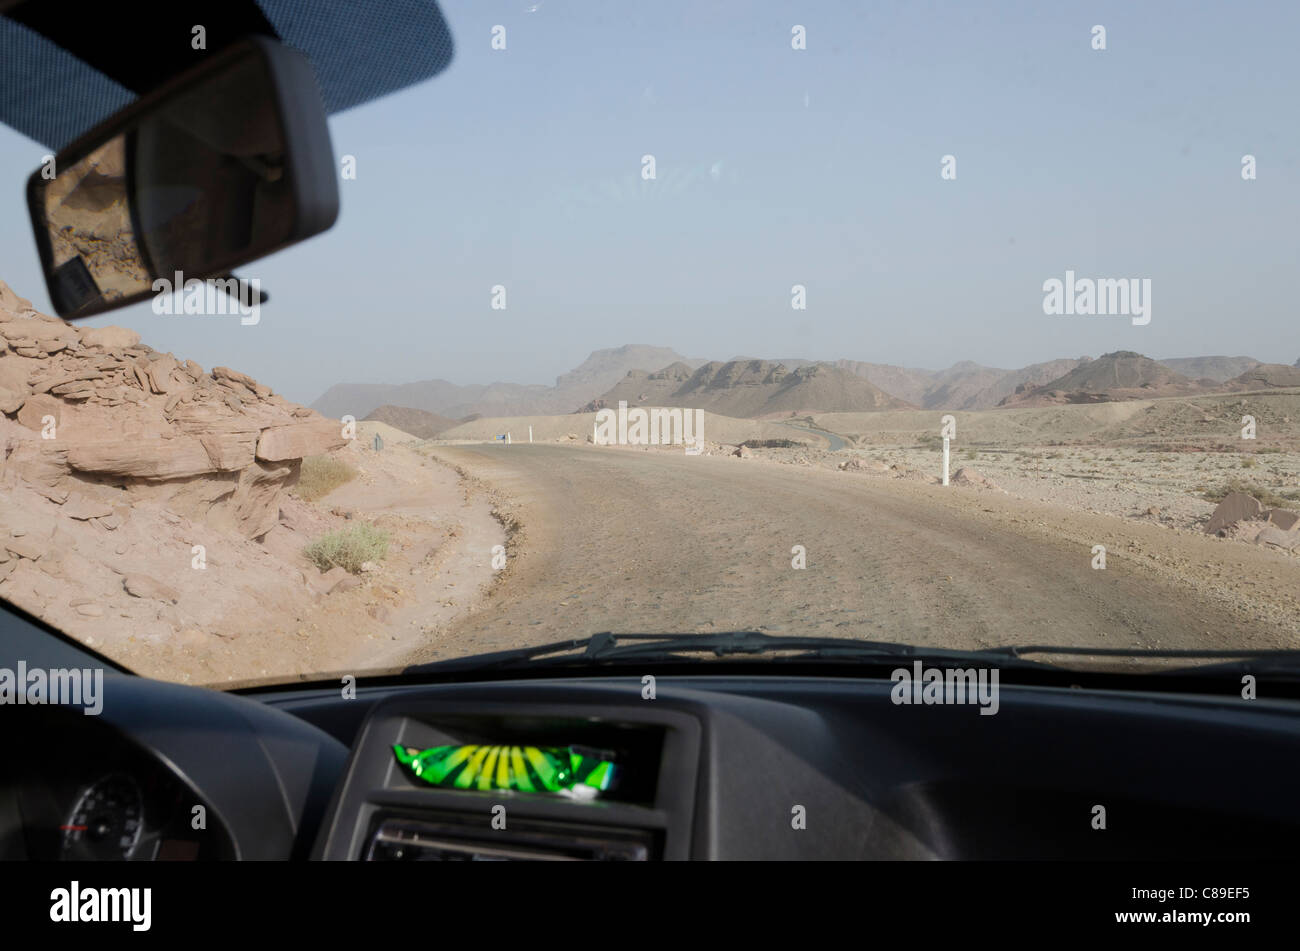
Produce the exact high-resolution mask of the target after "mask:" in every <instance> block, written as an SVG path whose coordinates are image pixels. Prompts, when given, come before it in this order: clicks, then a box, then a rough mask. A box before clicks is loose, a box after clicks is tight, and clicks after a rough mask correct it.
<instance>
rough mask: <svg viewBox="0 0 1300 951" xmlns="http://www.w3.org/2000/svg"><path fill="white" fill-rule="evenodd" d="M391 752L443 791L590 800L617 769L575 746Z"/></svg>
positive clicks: (602, 756) (597, 753)
mask: <svg viewBox="0 0 1300 951" xmlns="http://www.w3.org/2000/svg"><path fill="white" fill-rule="evenodd" d="M393 753H394V755H395V756H396V757H397V761H398V762H399V763H401V764H402V765H403V766H404V767H406V769H407V770H408V771H409V772H410V773H411V775H413V776H414V777H415V778H417V779H420V780H422V781H424V782H426V783H429V784H430V785H432V786H439V787H443V788H447V789H476V790H483V791H491V790H512V791H515V792H522V793H552V794H557V795H563V796H573V797H576V798H581V799H592V798H595V797H596V796H599V795H600V794H601V793H603V792H605V791H606V790H608V789H609V788H610V786H611V785H612V784H613V782H614V778H615V774H616V772H617V767H616V766H615V764H614V762H613V761H612V760H611V759H610V758H608V756H606V755H605V754H602V753H601V752H600V751H598V750H588V749H585V748H581V747H576V746H561V747H556V746H547V747H541V746H476V745H465V746H434V747H431V748H429V749H426V750H418V749H415V748H413V747H409V746H394V747H393Z"/></svg>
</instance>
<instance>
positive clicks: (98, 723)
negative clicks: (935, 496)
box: [0, 670, 1300, 861]
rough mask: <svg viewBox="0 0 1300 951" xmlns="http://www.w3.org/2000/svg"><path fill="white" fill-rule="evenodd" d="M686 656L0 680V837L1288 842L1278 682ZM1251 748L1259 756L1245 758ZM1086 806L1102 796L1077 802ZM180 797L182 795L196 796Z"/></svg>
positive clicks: (940, 844)
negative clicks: (573, 668)
mask: <svg viewBox="0 0 1300 951" xmlns="http://www.w3.org/2000/svg"><path fill="white" fill-rule="evenodd" d="M892 687H893V684H892V683H891V682H890V681H889V680H887V679H884V678H881V677H842V676H835V677H826V676H821V677H819V676H788V675H782V674H781V673H780V672H779V671H778V670H774V671H773V673H771V674H763V675H753V674H725V673H709V672H701V673H699V674H689V675H688V674H683V675H681V676H670V675H664V676H660V677H659V678H658V680H657V682H656V684H655V689H654V690H653V692H652V693H648V692H647V691H646V689H645V687H644V684H643V682H642V679H641V678H640V677H639V676H636V677H633V676H623V675H609V674H608V672H600V673H599V674H598V675H591V676H573V677H557V678H554V679H537V678H530V679H517V680H496V681H488V682H474V683H433V684H430V683H423V684H417V683H410V684H400V683H384V684H378V685H374V686H366V685H364V683H363V684H362V685H360V686H358V687H357V688H356V690H355V696H354V697H353V696H351V695H349V697H348V698H346V699H345V698H344V696H343V694H344V690H343V689H342V688H341V687H340V688H334V687H326V686H321V685H314V686H310V687H298V688H283V689H276V690H263V691H258V692H254V693H250V694H247V695H239V694H233V693H222V692H218V691H213V690H207V689H201V688H192V687H185V686H180V685H176V684H168V683H162V682H158V681H150V680H146V679H143V678H136V677H131V676H113V677H109V678H107V679H106V681H105V698H104V704H103V712H102V714H101V715H99V716H93V717H92V716H85V715H84V714H82V712H81V711H80V710H77V709H75V708H66V707H54V706H29V707H12V708H10V709H9V710H8V711H6V716H10V715H12V716H10V719H9V720H8V721H7V722H8V723H9V724H10V725H11V726H12V727H16V728H17V729H16V730H15V731H14V732H12V733H11V735H12V736H15V737H17V738H18V743H17V746H16V748H15V747H13V746H11V752H10V754H9V756H8V758H7V760H6V762H5V768H4V770H3V773H0V857H4V858H9V859H14V858H29V859H44V860H54V859H109V860H112V859H117V860H121V859H132V860H144V861H148V860H182V861H184V860H208V859H322V860H330V861H336V860H362V861H435V860H441V861H466V860H500V859H532V860H574V859H600V860H616V861H638V860H680V859H1153V858H1155V859H1186V858H1202V859H1203V858H1220V859H1222V858H1234V859H1240V858H1263V857H1281V856H1289V855H1291V854H1294V850H1295V848H1296V846H1297V845H1300V819H1298V818H1297V815H1296V811H1295V808H1294V803H1295V802H1296V801H1297V799H1298V798H1300V773H1298V771H1297V770H1295V769H1294V768H1293V765H1292V764H1294V763H1295V762H1296V757H1297V754H1300V705H1298V704H1296V703H1295V702H1293V701H1289V700H1272V701H1270V700H1254V701H1244V700H1242V699H1240V698H1239V697H1237V696H1236V695H1225V696H1212V695H1204V694H1198V695H1184V694H1178V693H1171V692H1168V691H1166V692H1149V693H1139V692H1120V691H1108V690H1091V689H1078V688H1075V689H1071V688H1063V687H1040V686H1032V685H1019V684H1012V685H1007V684H1004V685H1003V686H1002V689H1001V697H1000V703H999V707H998V710H997V713H996V715H991V716H986V715H981V713H980V711H979V709H978V708H975V707H971V706H951V705H921V706H914V705H900V704H897V703H895V702H894V694H893V691H892V690H891V688H892ZM463 746H474V747H484V746H489V747H494V748H495V747H500V748H505V749H514V750H518V749H554V748H564V747H578V748H583V749H595V750H600V751H602V755H606V756H609V757H610V758H611V761H612V762H613V763H615V764H616V770H617V774H616V775H617V782H615V783H613V784H611V785H610V787H609V788H608V789H605V790H601V791H600V792H599V794H597V795H592V796H588V797H574V796H566V795H559V794H554V793H551V792H547V791H543V790H533V791H522V790H520V789H504V788H492V787H491V786H490V784H488V785H486V786H484V785H483V784H479V783H475V784H470V785H469V786H468V788H457V787H455V786H448V785H445V784H444V785H435V784H432V783H430V782H426V781H424V780H423V779H421V778H419V777H417V776H415V775H413V774H412V773H411V771H410V770H409V769H406V768H404V767H403V766H402V764H401V763H399V762H398V759H397V757H396V756H395V754H394V747H400V748H406V749H411V750H420V749H432V748H440V747H457V748H458V747H463ZM1261 776H1267V778H1268V781H1267V782H1264V781H1258V782H1257V781H1247V780H1248V778H1249V777H1261ZM1099 817H1100V819H1099ZM200 820H201V821H200Z"/></svg>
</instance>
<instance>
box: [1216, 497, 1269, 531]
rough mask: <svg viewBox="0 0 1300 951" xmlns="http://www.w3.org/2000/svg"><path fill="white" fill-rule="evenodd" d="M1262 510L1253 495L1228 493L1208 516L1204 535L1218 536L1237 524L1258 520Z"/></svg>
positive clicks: (1262, 507)
mask: <svg viewBox="0 0 1300 951" xmlns="http://www.w3.org/2000/svg"><path fill="white" fill-rule="evenodd" d="M1263 510H1264V506H1262V505H1260V504H1259V499H1257V498H1255V497H1254V496H1253V495H1247V494H1246V493H1245V492H1230V493H1229V494H1227V495H1225V496H1224V497H1223V501H1222V502H1220V503H1219V506H1218V508H1216V509H1215V510H1214V514H1213V515H1211V516H1210V520H1209V522H1207V523H1206V525H1205V531H1206V534H1208V535H1218V534H1219V533H1220V532H1222V531H1224V530H1226V529H1227V528H1229V527H1231V526H1232V525H1234V524H1236V523H1237V522H1244V521H1248V520H1250V519H1256V518H1259V516H1260V514H1261V513H1262V512H1263Z"/></svg>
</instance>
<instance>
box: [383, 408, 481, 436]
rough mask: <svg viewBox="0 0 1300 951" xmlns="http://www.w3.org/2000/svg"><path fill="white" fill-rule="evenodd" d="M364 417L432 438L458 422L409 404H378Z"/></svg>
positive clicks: (405, 431) (412, 433)
mask: <svg viewBox="0 0 1300 951" xmlns="http://www.w3.org/2000/svg"><path fill="white" fill-rule="evenodd" d="M366 419H374V420H378V421H379V422H381V423H387V424H388V425H389V426H394V427H396V428H397V429H400V430H401V431H402V432H404V433H410V434H411V435H412V436H417V437H419V438H420V439H432V438H433V437H434V436H436V435H438V434H439V433H440V432H442V431H443V430H446V429H451V427H453V426H455V425H457V424H458V423H459V422H460V420H456V419H451V418H449V417H447V416H439V415H438V414H437V413H429V412H426V411H425V410H422V409H415V408H413V407H410V406H380V407H377V408H376V409H374V410H372V411H371V412H370V413H369V414H368V415H367V416H366Z"/></svg>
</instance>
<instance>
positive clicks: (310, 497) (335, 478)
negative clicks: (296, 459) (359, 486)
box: [294, 456, 357, 502]
mask: <svg viewBox="0 0 1300 951" xmlns="http://www.w3.org/2000/svg"><path fill="white" fill-rule="evenodd" d="M356 476H357V470H356V469H354V468H352V467H351V466H350V465H348V464H347V463H346V462H344V461H343V460H342V459H335V458H334V457H333V456H307V457H306V458H305V459H303V461H302V469H301V471H300V472H299V473H298V485H297V486H296V487H295V488H294V494H296V495H297V496H298V498H300V499H304V500H306V501H308V502H315V501H316V500H317V499H319V498H323V497H324V496H326V495H329V494H330V493H331V492H333V491H334V490H335V489H337V488H338V487H339V486H341V485H343V484H344V483H345V482H351V481H352V480H353V479H355V478H356Z"/></svg>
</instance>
